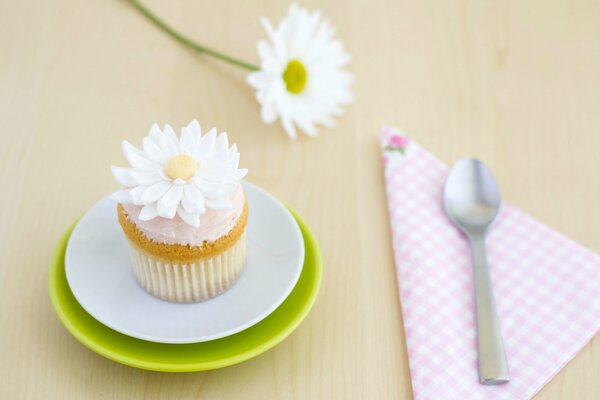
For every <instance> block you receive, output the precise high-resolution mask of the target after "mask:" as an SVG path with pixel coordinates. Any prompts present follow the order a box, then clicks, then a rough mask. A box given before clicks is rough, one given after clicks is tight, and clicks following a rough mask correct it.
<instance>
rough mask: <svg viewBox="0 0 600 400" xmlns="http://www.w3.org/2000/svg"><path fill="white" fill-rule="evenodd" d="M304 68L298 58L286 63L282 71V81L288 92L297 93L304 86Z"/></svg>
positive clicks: (305, 77) (305, 78)
mask: <svg viewBox="0 0 600 400" xmlns="http://www.w3.org/2000/svg"><path fill="white" fill-rule="evenodd" d="M307 78H308V77H307V76H306V68H304V64H302V63H301V62H300V61H299V60H292V61H290V62H289V63H288V65H287V67H286V68H285V71H284V72H283V81H284V82H285V87H286V89H287V91H288V92H290V93H293V94H298V93H300V92H302V91H303V90H304V87H305V86H306V80H307Z"/></svg>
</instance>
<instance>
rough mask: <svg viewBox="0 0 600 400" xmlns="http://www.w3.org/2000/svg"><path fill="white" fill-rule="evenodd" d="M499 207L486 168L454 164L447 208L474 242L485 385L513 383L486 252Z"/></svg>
mask: <svg viewBox="0 0 600 400" xmlns="http://www.w3.org/2000/svg"><path fill="white" fill-rule="evenodd" d="M500 203H501V198H500V190H499V189H498V185H497V184H496V180H495V179H494V176H493V175H492V172H491V171H490V170H489V169H488V168H487V167H486V166H485V164H483V163H482V162H481V161H479V160H477V159H473V158H464V159H462V160H460V161H458V162H457V163H456V164H454V166H453V167H452V169H451V170H450V173H449V174H448V177H447V178H446V184H445V185H444V207H445V209H446V214H448V216H449V217H450V219H451V220H452V221H453V222H454V223H455V224H456V225H457V226H458V227H459V228H460V229H461V230H462V231H463V232H464V233H465V235H466V236H467V237H468V238H469V240H470V242H471V249H472V253H473V268H474V270H475V303H476V308H477V310H476V313H477V349H478V351H479V382H480V383H481V384H483V385H499V384H502V383H506V382H508V381H509V380H510V375H509V372H508V363H507V361H506V353H505V351H504V342H503V341H502V333H501V332H500V323H499V322H498V313H497V312H496V304H495V302H494V294H493V292H492V285H491V283H490V274H489V271H488V264H487V258H486V252H485V233H486V231H487V228H488V227H489V226H490V224H491V223H492V222H493V221H494V219H495V218H496V216H497V215H498V211H499V210H500Z"/></svg>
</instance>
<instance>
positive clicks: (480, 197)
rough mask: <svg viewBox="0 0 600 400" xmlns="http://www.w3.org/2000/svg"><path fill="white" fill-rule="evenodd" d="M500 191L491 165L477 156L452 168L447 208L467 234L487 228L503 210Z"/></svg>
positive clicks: (446, 187)
mask: <svg viewBox="0 0 600 400" xmlns="http://www.w3.org/2000/svg"><path fill="white" fill-rule="evenodd" d="M501 202H502V199H501V197H500V190H499V188H498V185H497V184H496V180H495V179H494V176H493V175H492V172H491V171H490V170H489V168H488V167H487V166H486V165H485V164H484V163H482V162H481V161H479V160H477V159H474V158H463V159H462V160H460V161H458V162H457V163H456V164H454V166H453V167H452V169H451V171H450V173H449V174H448V177H447V178H446V184H445V186H444V207H445V208H446V213H447V214H448V216H449V217H450V219H452V221H453V222H454V223H455V224H456V225H458V226H459V227H460V228H461V229H462V230H463V231H465V233H467V234H468V232H467V231H472V230H484V231H485V230H486V229H487V227H488V226H489V225H491V224H492V222H494V220H495V219H496V217H497V215H498V212H499V211H500V204H501Z"/></svg>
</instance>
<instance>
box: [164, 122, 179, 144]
mask: <svg viewBox="0 0 600 400" xmlns="http://www.w3.org/2000/svg"><path fill="white" fill-rule="evenodd" d="M163 133H164V134H165V135H167V137H168V138H169V139H171V140H172V141H173V144H175V145H176V144H177V143H179V139H177V134H176V133H175V131H174V130H173V128H172V127H171V125H169V124H165V126H164V127H163Z"/></svg>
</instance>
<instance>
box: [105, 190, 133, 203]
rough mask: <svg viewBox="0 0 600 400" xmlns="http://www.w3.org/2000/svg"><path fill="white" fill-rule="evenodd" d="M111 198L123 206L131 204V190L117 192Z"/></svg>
mask: <svg viewBox="0 0 600 400" xmlns="http://www.w3.org/2000/svg"><path fill="white" fill-rule="evenodd" d="M110 198H111V199H113V200H115V201H117V202H119V203H123V204H130V203H131V202H132V201H131V195H130V194H129V190H127V189H125V190H117V191H116V192H114V193H113V194H111V195H110Z"/></svg>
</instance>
